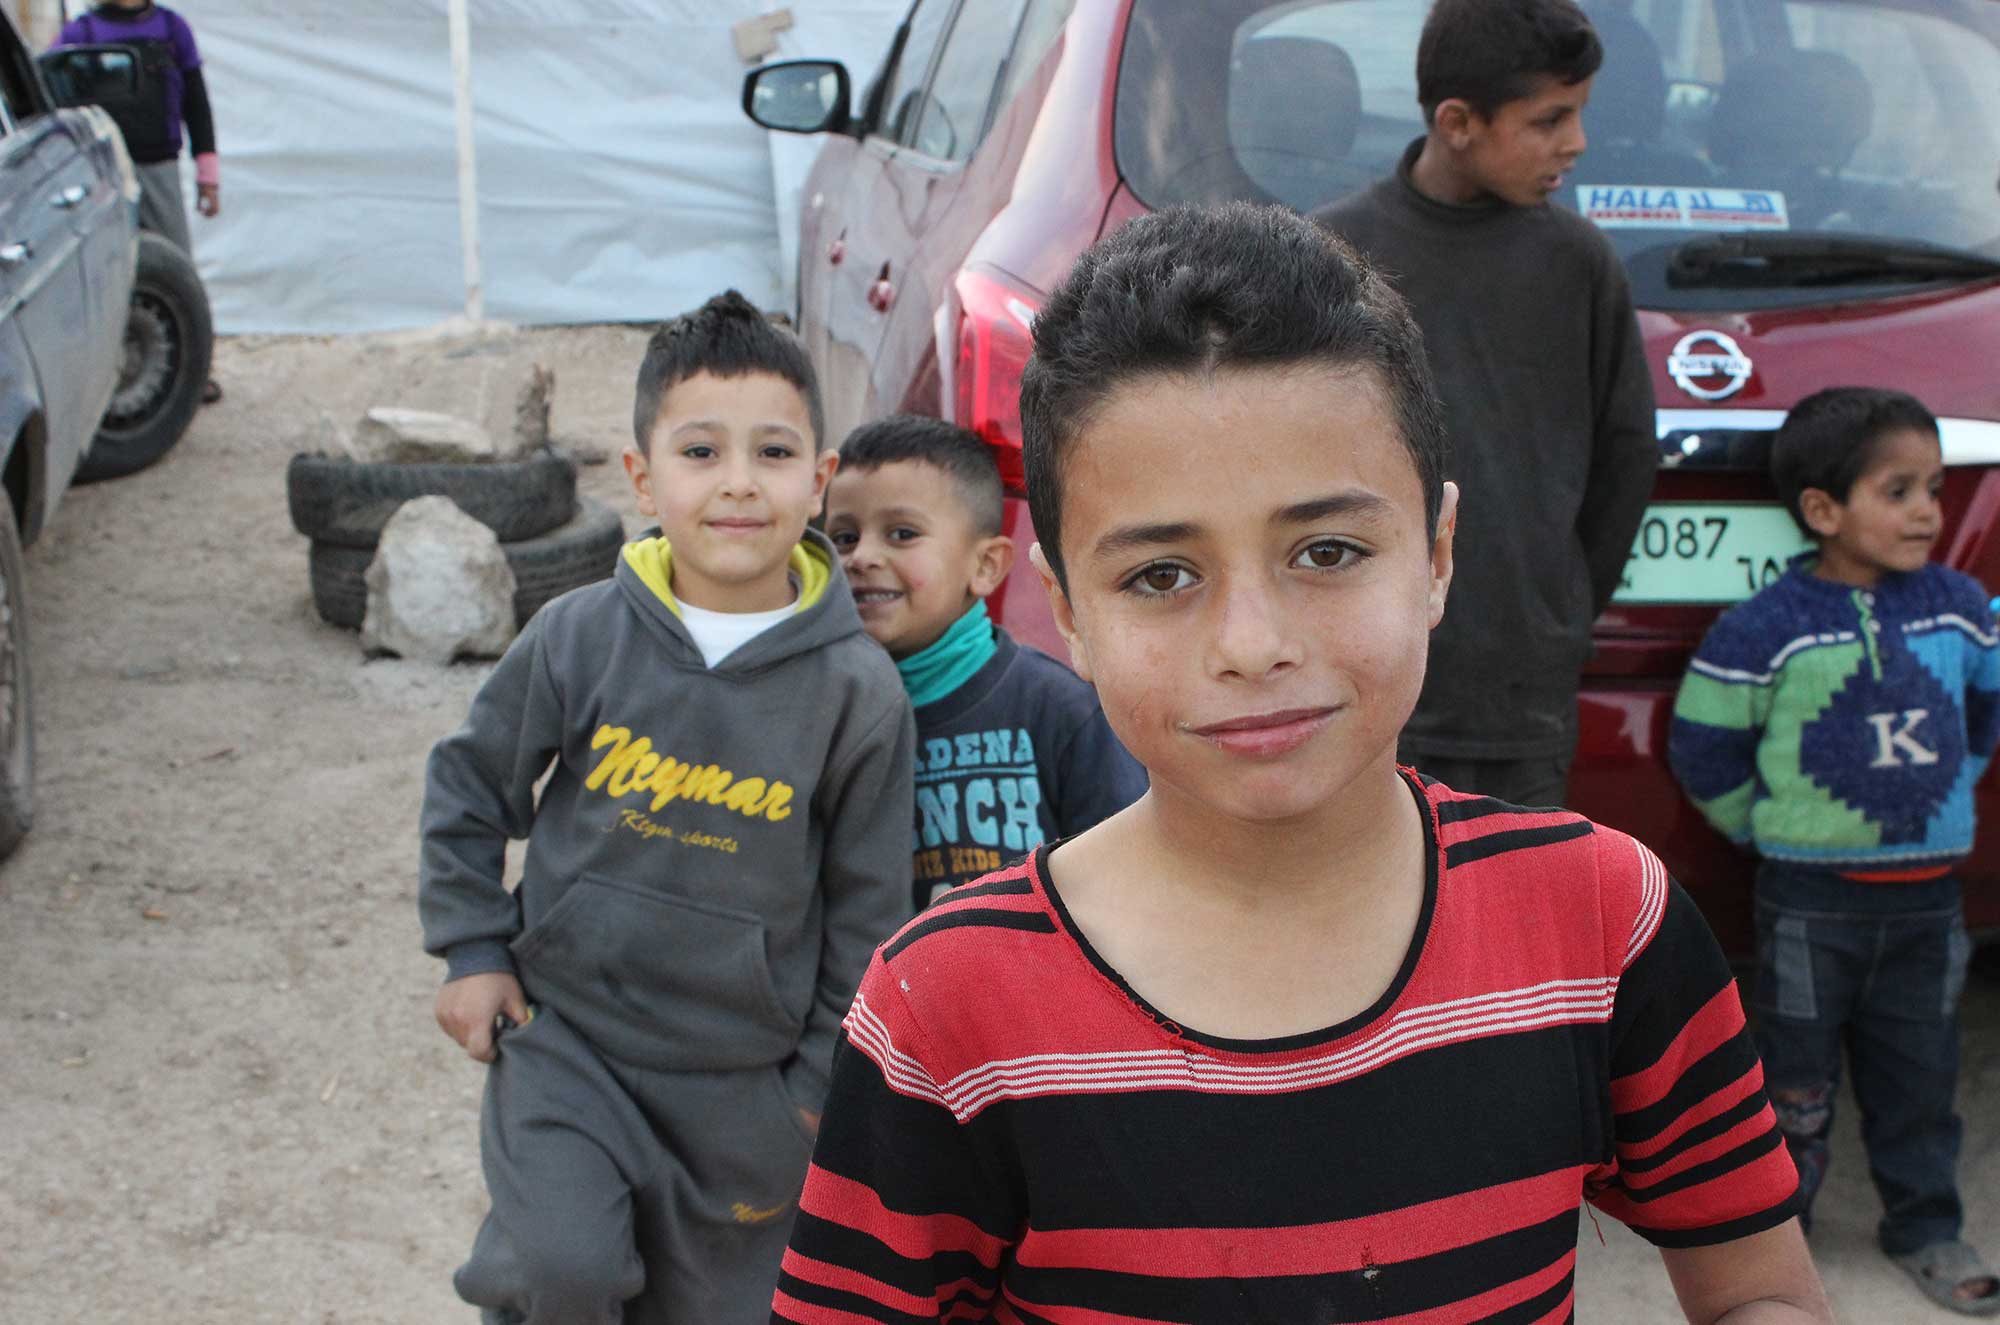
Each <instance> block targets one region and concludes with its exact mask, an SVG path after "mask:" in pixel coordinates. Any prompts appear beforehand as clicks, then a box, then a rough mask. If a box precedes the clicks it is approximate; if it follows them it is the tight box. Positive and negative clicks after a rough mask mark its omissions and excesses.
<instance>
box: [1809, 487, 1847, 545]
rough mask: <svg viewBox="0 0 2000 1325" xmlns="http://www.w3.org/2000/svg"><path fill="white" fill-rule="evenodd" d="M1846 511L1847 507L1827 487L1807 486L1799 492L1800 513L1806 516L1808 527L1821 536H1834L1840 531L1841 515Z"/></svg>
mask: <svg viewBox="0 0 2000 1325" xmlns="http://www.w3.org/2000/svg"><path fill="white" fill-rule="evenodd" d="M1845 513H1846V512H1845V508H1844V507H1843V506H1842V505H1841V504H1840V503H1839V502H1837V501H1835V500H1834V499H1833V494H1832V493H1830V492H1828V491H1827V490H1826V489H1825V488H1806V489H1804V490H1803V491H1801V492H1800V493H1799V514H1800V515H1803V516H1805V518H1806V527H1807V528H1809V529H1811V530H1812V531H1813V532H1814V533H1815V534H1818V535H1819V536H1820V537H1821V538H1832V537H1833V536H1834V535H1836V534H1838V533H1839V532H1840V517H1841V516H1842V515H1843V514H1845Z"/></svg>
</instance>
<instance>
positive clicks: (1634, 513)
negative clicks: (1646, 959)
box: [1315, 0, 1658, 805]
mask: <svg viewBox="0 0 2000 1325" xmlns="http://www.w3.org/2000/svg"><path fill="white" fill-rule="evenodd" d="M1602 59H1603V50H1602V47H1601V46H1600V45H1599V44H1598V40H1597V36H1596V34H1595V33H1594V32H1593V31H1592V30H1591V26H1590V20H1589V19H1588V18H1586V17H1585V16H1584V14H1583V12H1582V11H1581V10H1580V9H1578V8H1577V7H1576V6H1575V5H1574V4H1572V3H1570V0H1438V3H1437V4H1436V6H1435V7H1433V8H1432V10H1431V12H1430V17H1429V19H1428V20H1427V21H1426V22H1425V24H1424V30H1423V36H1422V38H1421V39H1420V41H1419V43H1418V46H1417V99H1418V101H1419V102H1421V103H1422V105H1423V111H1424V120H1425V123H1426V124H1428V125H1429V126H1430V132H1429V133H1428V134H1427V135H1426V136H1424V137H1422V138H1419V139H1417V140H1416V141H1415V142H1413V143H1411V144H1410V147H1409V150H1408V151H1407V152H1405V153H1404V155H1403V160H1402V164H1401V165H1400V166H1398V167H1397V170H1396V173H1395V175H1394V176H1393V177H1391V178H1389V179H1385V180H1382V181H1380V182H1379V183H1377V184H1375V185H1374V186H1373V187H1372V188H1369V189H1367V190H1364V191H1363V192H1361V193H1358V194H1356V195H1354V196H1353V197H1350V198H1346V199H1343V200H1341V201H1340V202H1338V203H1335V204H1333V205H1332V206H1330V207H1328V208H1326V209H1324V210H1322V211H1321V212H1319V213H1317V214H1316V216H1315V219H1316V220H1318V221H1320V222H1321V223H1322V224H1324V225H1326V226H1328V227H1330V228H1331V229H1333V230H1334V231H1335V232H1337V233H1338V234H1340V235H1341V236H1342V237H1343V238H1345V239H1347V240H1348V241H1349V242H1351V243H1352V244H1353V245H1354V246H1355V247H1356V248H1358V249H1360V250H1361V251H1362V252H1363V253H1364V254H1366V255H1367V256H1368V257H1369V258H1370V259H1371V260H1373V261H1374V262H1375V263H1376V264H1377V265H1378V266H1380V267H1382V268H1383V269H1385V270H1386V271H1387V272H1388V273H1389V274H1390V275H1391V277H1392V279H1393V280H1394V281H1395V283H1396V286H1397V289H1398V290H1399V291H1400V292H1401V294H1402V295H1403V297H1404V299H1405V300H1407V301H1408V302H1409V304H1410V307H1411V309H1412V311H1413V312H1414V313H1415V314H1416V318H1417V323H1418V325H1419V326H1420V327H1421V328H1422V329H1423V334H1424V345H1425V348H1426V349H1427V350H1428V351H1429V354H1430V360H1431V367H1432V370H1433V371H1434V373H1435V375H1436V378H1437V384H1438V390H1439V393H1440V394H1441V395H1442V396H1443V397H1444V404H1445V413H1446V424H1447V428H1448V430H1449V436H1450V439H1451V451H1452V472H1451V477H1452V478H1453V479H1454V480H1456V481H1457V483H1458V484H1459V486H1460V487H1461V488H1462V489H1463V490H1464V491H1465V492H1466V493H1467V494H1468V500H1467V501H1466V504H1465V507H1464V510H1463V511H1462V512H1461V513H1460V515H1459V523H1458V549H1459V558H1458V592H1456V593H1454V594H1453V595H1452V601H1451V609H1450V610H1449V611H1448V612H1446V613H1445V617H1444V623H1443V624H1442V625H1440V626H1439V627H1438V629H1437V632H1436V634H1435V635H1434V637H1433V641H1432V646H1431V660H1430V673H1429V675H1428V677H1427V678H1426V680H1425V683H1424V691H1423V697H1422V698H1421V699H1420V700H1419V701H1418V704H1417V708H1416V712H1415V713H1414V714H1412V715H1411V717H1410V721H1409V724H1408V725H1407V726H1406V727H1404V729H1403V737H1402V742H1401V745H1400V747H1399V748H1400V753H1401V757H1402V759H1403V761H1404V762H1405V763H1412V764H1415V765H1417V766H1418V767H1419V768H1421V769H1422V770H1423V771H1424V772H1426V773H1429V774H1431V775H1432V776H1434V777H1437V778H1440V779H1442V780H1443V781H1445V782H1447V783H1449V784H1450V785H1451V786H1453V787H1455V788H1457V789H1458V790H1460V791H1480V792H1485V793H1487V794H1489V795H1493V796H1498V797H1501V798H1503V799H1506V800H1511V801H1514V802H1516V803H1518V804H1526V805H1546V804H1556V803H1559V802H1560V801H1561V799H1562V796H1563V791H1564V786H1565V784H1566V782H1567V780H1568V775H1569V761H1570V757H1571V755H1572V753H1573V752H1574V749H1575V745H1576V691H1577V685H1578V681H1579V679H1580V677H1581V674H1582V669H1583V664H1584V660H1585V659H1587V658H1588V657H1589V656H1590V626H1591V622H1592V621H1593V620H1595V619H1596V617H1597V614H1598V613H1600V612H1602V611H1603V610H1604V608H1605V606H1606V605H1607V604H1608V603H1609V602H1610V601H1611V595H1612V593H1613V591H1615V590H1616V589H1617V587H1618V581H1619V577H1620V576H1621V575H1622V574H1623V572H1624V566H1625V559H1626V556H1627V554H1628V553H1629V552H1630V550H1631V546H1632V536H1633V534H1634V533H1635V532H1636V531H1637V529H1638V525H1639V521H1640V519H1641V517H1642V516H1643V515H1644V513H1645V507H1646V498H1647V496H1648V495H1649V494H1650V493H1651V491H1652V486H1653V472H1654V469H1655V466H1656V465H1657V462H1658V451H1657V444H1656V441H1655V437H1656V432H1655V427H1654V421H1653V388H1652V382H1651V380H1650V379H1649V378H1648V376H1647V373H1646V365H1645V360H1644V358H1643V355H1642V349H1643V347H1642V344H1641V341H1640V337H1639V330H1638V326H1637V324H1636V322H1635V321H1634V318H1633V315H1632V298H1631V293H1630V291H1629V289H1628V288H1627V285H1626V280H1625V272H1624V268H1623V267H1622V266H1620V265H1619V261H1618V257H1617V255H1616V254H1615V253H1614V252H1613V251H1612V248H1611V245H1610V244H1609V243H1608V242H1606V241H1605V239H1604V237H1603V236H1602V235H1601V234H1599V233H1598V231H1597V229H1596V227H1595V226H1593V225H1591V224H1590V223H1589V222H1588V221H1585V220H1583V219H1582V218H1581V217H1579V216H1577V215H1576V214H1575V213H1574V212H1571V211H1569V210H1567V209H1564V208H1561V207H1551V206H1549V205H1548V204H1549V199H1550V198H1551V196H1552V195H1554V194H1555V193H1556V191H1557V190H1558V189H1559V188H1560V187H1561V186H1562V183H1563V181H1564V178H1565V176H1566V175H1567V173H1568V171H1569V169H1570V167H1571V166H1572V165H1574V164H1575V162H1576V159H1577V157H1578V156H1579V155H1581V153H1582V152H1583V149H1584V135H1583V126H1582V123H1581V119H1580V117H1581V114H1582V111H1583V107H1584V103H1585V102H1586V101H1588V100H1589V98H1590V85H1591V79H1592V77H1593V76H1594V75H1595V74H1596V72H1597V68H1598V65H1599V63H1600V62H1601V61H1602Z"/></svg>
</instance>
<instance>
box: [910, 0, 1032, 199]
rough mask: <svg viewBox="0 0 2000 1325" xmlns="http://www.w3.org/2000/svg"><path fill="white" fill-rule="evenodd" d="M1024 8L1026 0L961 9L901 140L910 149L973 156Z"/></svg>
mask: <svg viewBox="0 0 2000 1325" xmlns="http://www.w3.org/2000/svg"><path fill="white" fill-rule="evenodd" d="M1026 8H1027V0H977V3H971V4H966V5H964V6H962V7H961V8H960V9H959V11H958V22H957V23H956V24H954V25H953V26H952V30H951V38H950V40H948V41H947V42H945V46H944V54H943V55H941V56H939V57H938V64H937V73H936V74H935V75H933V76H932V78H931V90H930V95H928V96H926V97H925V98H924V111H923V115H922V116H921V117H920V118H919V119H918V120H917V125H916V132H915V134H914V135H913V136H912V137H910V138H908V139H906V140H905V141H906V142H907V143H908V144H909V145H910V146H911V147H912V148H914V149H915V150H916V151H919V152H921V153H923V154H924V155H925V156H930V157H936V158H937V159H938V160H940V161H963V160H965V159H966V158H968V157H970V156H971V155H972V150H973V149H974V148H975V147H977V146H979V139H980V137H981V135H983V134H984V133H985V132H986V117H987V112H988V111H990V110H991V109H992V107H993V89H994V88H995V86H997V85H998V83H999V82H1000V71H1001V70H1002V68H1004V67H1005V65H1006V63H1007V54H1008V52H1009V51H1011V50H1012V49H1013V48H1014V35H1015V33H1016V32H1017V31H1019V29H1020V26H1021V13H1022V11H1023V10H1025V9H1026Z"/></svg>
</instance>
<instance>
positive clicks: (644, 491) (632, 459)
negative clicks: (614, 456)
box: [624, 446, 660, 519]
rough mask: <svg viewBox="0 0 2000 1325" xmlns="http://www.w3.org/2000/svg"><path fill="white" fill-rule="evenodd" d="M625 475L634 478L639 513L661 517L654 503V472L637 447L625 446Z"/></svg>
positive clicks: (633, 489)
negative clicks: (648, 466)
mask: <svg viewBox="0 0 2000 1325" xmlns="http://www.w3.org/2000/svg"><path fill="white" fill-rule="evenodd" d="M624 458H625V477H626V478H629V479H631V480H632V492H633V495H634V496H636V497H637V498H638V502H639V514H641V515H650V516H653V517H654V518H655V519H657V518H658V517H659V514H660V511H659V508H658V507H657V506H656V505H654V503H653V472H652V470H651V469H649V468H647V466H646V457H645V456H643V455H640V454H639V450H638V448H637V447H633V446H628V447H626V448H625V457H624Z"/></svg>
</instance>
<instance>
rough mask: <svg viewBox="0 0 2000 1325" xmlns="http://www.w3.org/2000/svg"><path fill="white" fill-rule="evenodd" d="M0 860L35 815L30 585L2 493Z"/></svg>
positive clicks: (10, 508) (16, 531) (18, 534)
mask: <svg viewBox="0 0 2000 1325" xmlns="http://www.w3.org/2000/svg"><path fill="white" fill-rule="evenodd" d="M0 580H4V581H5V584H4V585H0V615H3V616H4V619H0V723H4V724H5V726H4V729H0V859H5V858H6V857H8V856H10V855H12V854H13V852H14V848H15V847H17V846H19V845H20V844H21V839H22V838H23V837H25V836H26V835H27V832H28V825H29V824H30V823H31V822H33V820H34V817H35V724H34V712H35V706H34V692H33V689H32V687H31V686H30V685H29V683H28V589H27V581H26V579H25V578H24V577H23V574H22V567H21V530H20V526H19V525H18V524H16V523H15V521H14V505H13V503H12V502H10V501H7V500H5V499H4V498H0Z"/></svg>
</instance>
